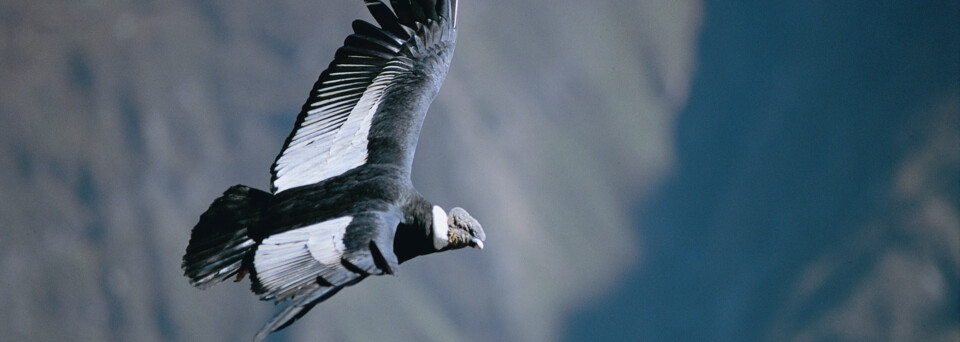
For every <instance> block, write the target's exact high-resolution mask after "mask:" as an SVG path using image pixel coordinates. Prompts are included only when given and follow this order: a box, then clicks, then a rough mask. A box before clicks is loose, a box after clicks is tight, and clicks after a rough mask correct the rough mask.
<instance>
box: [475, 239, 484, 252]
mask: <svg viewBox="0 0 960 342" xmlns="http://www.w3.org/2000/svg"><path fill="white" fill-rule="evenodd" d="M473 248H476V249H477V250H480V251H482V250H483V241H482V240H480V239H473Z"/></svg>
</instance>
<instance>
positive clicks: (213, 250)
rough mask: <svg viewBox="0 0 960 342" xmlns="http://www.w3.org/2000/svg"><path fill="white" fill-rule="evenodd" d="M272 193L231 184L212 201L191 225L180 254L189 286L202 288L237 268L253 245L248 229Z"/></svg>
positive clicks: (254, 222) (220, 279) (254, 223)
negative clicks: (183, 253)
mask: <svg viewBox="0 0 960 342" xmlns="http://www.w3.org/2000/svg"><path fill="white" fill-rule="evenodd" d="M272 196H273V195H271V194H269V193H267V192H264V191H261V190H257V189H254V188H251V187H248V186H244V185H234V186H232V187H230V189H227V191H225V192H224V193H223V196H220V198H217V199H216V200H214V201H213V204H211V205H210V208H209V209H207V211H206V212H204V213H203V215H201V216H200V222H199V223H197V225H196V226H194V227H193V232H192V233H191V234H190V243H189V244H188V245H187V254H185V255H184V256H183V264H181V267H182V268H183V273H184V275H186V276H187V278H189V279H190V284H191V285H193V286H196V287H199V288H201V289H205V288H208V287H210V286H213V285H214V284H217V283H219V282H221V281H223V280H225V279H227V278H229V277H231V276H233V275H236V274H237V272H239V271H240V268H241V266H242V263H243V259H244V256H245V255H246V254H247V252H249V251H250V249H251V248H253V246H254V245H256V242H254V241H253V240H252V239H250V237H249V236H248V235H247V228H249V227H253V226H255V225H256V224H257V221H258V220H259V218H260V211H261V209H262V208H264V207H265V206H266V205H267V203H268V202H269V200H270V198H271V197H272Z"/></svg>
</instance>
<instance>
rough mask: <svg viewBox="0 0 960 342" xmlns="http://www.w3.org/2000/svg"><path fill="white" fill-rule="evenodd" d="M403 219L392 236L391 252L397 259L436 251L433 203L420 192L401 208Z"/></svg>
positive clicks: (402, 259)
mask: <svg viewBox="0 0 960 342" xmlns="http://www.w3.org/2000/svg"><path fill="white" fill-rule="evenodd" d="M403 215H404V217H403V221H402V222H400V225H399V226H398V227H397V233H396V235H395V236H394V238H393V252H394V254H396V255H397V261H399V262H400V263H403V262H404V261H407V260H410V259H413V258H414V257H417V256H421V255H426V254H430V253H433V252H436V249H434V248H433V236H431V231H432V230H433V205H432V204H430V202H427V200H426V199H424V198H423V196H420V194H414V196H413V197H412V198H411V199H410V200H409V201H408V202H407V205H405V206H404V208H403Z"/></svg>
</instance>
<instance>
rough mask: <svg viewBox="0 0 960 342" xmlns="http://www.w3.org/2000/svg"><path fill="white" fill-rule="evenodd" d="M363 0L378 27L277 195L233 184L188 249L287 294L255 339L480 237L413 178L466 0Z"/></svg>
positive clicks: (198, 263) (283, 156) (348, 65)
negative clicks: (459, 8)
mask: <svg viewBox="0 0 960 342" xmlns="http://www.w3.org/2000/svg"><path fill="white" fill-rule="evenodd" d="M365 2H366V4H367V7H368V9H369V10H370V13H371V14H372V15H373V17H374V19H375V20H376V22H377V24H378V25H379V27H377V26H374V25H373V24H370V23H367V22H364V21H359V20H358V21H355V22H354V23H353V29H354V33H353V34H351V35H350V36H348V37H347V39H346V40H345V41H344V45H343V46H342V47H341V48H340V49H338V50H337V52H336V55H335V57H334V60H333V62H331V63H330V65H329V66H328V67H327V69H326V70H325V71H323V73H321V75H320V78H319V79H318V80H317V82H316V83H315V84H314V87H313V89H312V90H311V92H310V95H309V97H308V99H307V102H306V103H305V104H304V106H303V108H302V109H301V112H300V115H299V116H298V117H297V121H296V124H295V127H294V130H293V132H291V134H290V136H289V137H288V138H287V139H286V141H285V142H284V145H283V149H282V150H281V152H280V154H279V155H278V156H277V159H276V161H275V162H274V164H273V167H272V179H271V183H272V185H271V193H268V192H264V191H260V190H256V189H253V188H250V187H247V186H243V185H236V186H233V187H231V188H230V189H228V190H227V191H226V192H224V193H223V195H222V196H221V197H220V198H218V199H217V200H215V201H214V202H213V204H211V206H210V208H209V209H208V210H207V211H206V212H205V213H204V214H203V215H201V217H200V221H199V223H197V225H196V226H195V227H194V229H193V232H192V234H191V237H190V242H189V245H188V246H187V252H186V255H184V258H183V265H182V267H183V270H184V273H185V275H186V276H187V277H188V278H189V279H190V282H191V284H193V285H195V286H197V287H200V288H206V287H208V286H211V285H213V284H216V283H219V282H221V281H223V280H226V279H228V278H230V277H234V276H236V277H237V278H238V280H239V279H240V278H242V277H244V276H246V275H248V274H249V275H250V278H251V288H252V290H253V292H254V293H256V294H258V295H259V296H260V299H262V300H273V301H277V302H288V303H289V304H288V305H287V306H286V307H285V309H283V310H282V311H281V312H280V313H278V314H277V315H276V316H275V317H274V318H273V319H272V320H271V321H270V322H269V323H268V324H267V325H266V326H264V328H263V329H262V330H261V331H260V332H259V333H258V334H257V336H256V338H255V339H256V340H262V339H263V338H265V337H266V336H267V335H268V334H269V333H271V332H273V331H276V330H279V329H282V328H284V327H286V326H288V325H289V324H291V323H293V322H294V321H295V320H296V319H298V318H300V317H302V316H303V315H304V314H305V313H306V312H307V311H309V310H310V308H312V307H313V306H314V305H316V304H317V303H320V302H322V301H323V300H325V299H327V298H329V297H330V296H332V295H333V294H335V293H337V292H338V291H340V290H341V289H343V288H344V287H346V286H350V285H353V284H356V283H357V282H359V281H361V280H363V279H364V278H366V277H367V276H369V275H382V274H395V273H396V272H397V271H398V270H397V268H398V266H399V264H400V263H402V262H404V261H407V260H410V259H411V258H414V257H416V256H420V255H426V254H430V253H434V252H438V251H443V250H448V249H456V248H462V247H466V246H472V247H477V248H482V247H483V239H484V238H485V236H484V233H483V230H482V228H481V227H480V225H479V223H477V222H476V220H474V219H473V218H472V217H470V216H469V214H467V213H466V211H463V210H462V209H459V208H455V209H454V210H453V211H451V215H452V216H450V217H449V219H448V217H447V214H446V213H445V212H444V211H443V210H442V209H440V208H439V207H438V206H434V205H432V204H431V203H430V202H428V201H427V200H426V199H424V198H423V196H421V195H420V193H418V192H417V191H416V189H414V187H413V184H412V183H411V181H410V170H411V167H412V163H413V157H414V152H415V150H416V145H417V140H418V138H419V135H420V128H421V126H422V124H423V120H424V117H425V116H426V112H427V108H428V107H429V106H430V103H431V102H432V101H433V99H434V97H435V96H436V95H437V92H438V91H439V89H440V85H441V83H442V82H443V80H444V78H445V77H446V74H447V70H448V69H449V65H450V60H451V58H452V55H453V50H454V45H455V40H456V0H413V1H410V0H407V1H397V0H392V1H390V3H391V6H390V7H388V6H387V5H385V4H384V3H382V2H381V1H378V0H367V1H365Z"/></svg>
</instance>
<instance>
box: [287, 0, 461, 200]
mask: <svg viewBox="0 0 960 342" xmlns="http://www.w3.org/2000/svg"><path fill="white" fill-rule="evenodd" d="M390 2H391V7H392V10H391V8H390V7H387V5H386V4H384V3H383V2H381V1H379V0H367V1H366V4H367V7H368V9H369V10H370V13H371V14H372V15H373V17H374V19H375V20H376V22H377V23H378V24H379V27H377V26H374V25H372V24H370V23H367V22H365V21H360V20H357V21H355V22H354V23H353V31H354V33H353V34H351V35H350V36H348V37H347V39H346V40H345V41H344V43H343V46H342V47H341V48H340V49H338V50H337V53H336V56H335V57H334V60H333V62H331V63H330V65H329V66H328V67H327V69H326V70H325V71H323V73H321V74H320V78H319V80H317V82H316V83H315V84H314V86H313V90H312V91H311V92H310V96H309V98H308V99H307V102H306V103H305V104H304V105H303V108H302V109H301V111H300V115H299V116H298V117H297V122H296V125H295V127H294V129H293V132H292V133H291V134H290V136H289V137H288V138H287V140H286V142H285V143H284V145H283V149H282V150H281V151H280V154H279V155H278V156H277V159H276V161H275V162H274V164H273V168H272V173H273V177H272V183H273V185H272V190H273V192H274V193H276V192H280V191H283V190H286V189H290V188H294V187H298V186H303V185H308V184H314V183H318V182H320V181H323V180H325V179H328V178H331V177H335V176H337V175H340V174H342V173H344V172H346V171H348V170H350V169H353V168H355V167H358V166H361V165H364V164H365V163H368V162H370V163H374V162H375V163H381V164H382V163H393V164H397V165H399V166H401V167H405V168H406V169H407V170H408V171H409V168H410V164H411V163H412V161H413V154H414V150H415V149H416V142H417V138H418V136H419V134H420V127H421V125H422V123H423V118H424V116H425V114H426V109H427V107H428V106H429V105H430V102H432V101H433V98H434V97H435V96H436V93H437V91H438V90H439V87H440V83H442V82H443V79H444V78H445V77H446V73H447V70H448V68H449V63H450V58H451V56H452V55H453V49H454V44H455V40H456V8H457V1H456V0H412V1H411V0H407V1H403V0H391V1H390Z"/></svg>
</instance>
